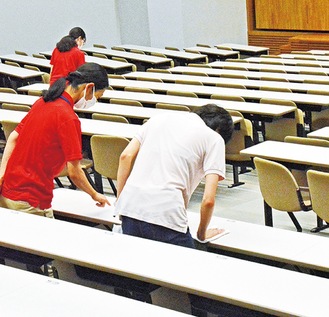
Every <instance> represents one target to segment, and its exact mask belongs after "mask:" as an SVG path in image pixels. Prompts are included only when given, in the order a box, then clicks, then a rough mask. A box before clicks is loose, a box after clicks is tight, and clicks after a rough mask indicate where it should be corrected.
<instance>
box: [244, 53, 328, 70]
mask: <svg viewBox="0 0 329 317" xmlns="http://www.w3.org/2000/svg"><path fill="white" fill-rule="evenodd" d="M246 60H247V61H248V62H250V63H260V62H265V63H266V62H268V63H270V62H279V63H282V64H284V65H297V64H298V66H303V64H310V65H311V64H312V65H321V66H322V67H329V60H328V61H320V60H303V59H296V58H275V57H274V58H269V57H248V58H246ZM262 65H264V64H262ZM307 67H310V66H308V65H307ZM322 67H321V68H322ZM318 68H319V72H320V71H321V68H320V67H318Z"/></svg>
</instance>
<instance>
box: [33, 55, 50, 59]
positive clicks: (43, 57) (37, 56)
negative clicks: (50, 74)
mask: <svg viewBox="0 0 329 317" xmlns="http://www.w3.org/2000/svg"><path fill="white" fill-rule="evenodd" d="M32 56H33V57H35V58H41V59H47V57H46V56H45V55H42V54H32Z"/></svg>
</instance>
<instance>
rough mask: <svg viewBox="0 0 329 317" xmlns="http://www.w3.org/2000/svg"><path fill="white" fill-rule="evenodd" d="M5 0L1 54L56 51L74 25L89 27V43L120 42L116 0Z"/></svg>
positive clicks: (1, 12)
mask: <svg viewBox="0 0 329 317" xmlns="http://www.w3.org/2000/svg"><path fill="white" fill-rule="evenodd" d="M1 2H2V3H1V10H0V26H1V27H0V54H7V53H14V50H15V49H17V50H23V51H26V52H27V53H29V54H32V53H38V52H40V51H44V50H52V49H53V48H54V47H55V45H56V43H57V42H58V41H59V40H60V39H61V38H62V37H63V36H64V35H67V34H68V32H69V30H70V29H71V28H72V27H74V26H80V27H82V28H83V29H84V30H85V32H86V35H87V44H92V43H102V42H108V43H117V42H120V31H119V24H118V21H117V14H116V7H115V0H102V1H83V2H80V1H76V0H8V1H7V0H6V1H5V0H2V1H1ZM4 2H5V3H4Z"/></svg>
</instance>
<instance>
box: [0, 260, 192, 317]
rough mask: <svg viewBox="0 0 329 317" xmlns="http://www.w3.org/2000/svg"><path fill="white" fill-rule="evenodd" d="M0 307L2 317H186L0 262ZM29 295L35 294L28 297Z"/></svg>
mask: <svg viewBox="0 0 329 317" xmlns="http://www.w3.org/2000/svg"><path fill="white" fill-rule="evenodd" d="M0 279H1V284H0V307H1V314H2V315H3V316H6V317H19V316H24V317H34V316H47V317H58V316H61V317H71V316H79V317H90V316H93V315H96V316H100V317H105V316H109V309H110V310H111V313H110V315H111V316H117V317H119V316H120V317H123V316H124V317H128V316H129V317H130V316H136V317H142V316H143V317H144V316H160V317H166V316H168V317H169V316H170V317H171V316H177V317H179V316H182V317H183V316H187V315H186V314H183V313H179V312H176V311H173V310H169V309H165V308H162V307H159V306H156V305H149V304H146V303H142V302H139V301H136V300H132V299H128V298H126V297H122V296H117V295H114V294H111V293H108V292H104V291H99V290H96V289H93V288H90V287H85V286H81V285H78V284H73V283H69V282H65V281H61V280H58V279H52V278H49V277H46V276H42V275H39V274H35V273H30V272H27V271H25V270H19V269H16V268H13V267H9V266H4V265H0ZM31 294H38V295H37V296H31Z"/></svg>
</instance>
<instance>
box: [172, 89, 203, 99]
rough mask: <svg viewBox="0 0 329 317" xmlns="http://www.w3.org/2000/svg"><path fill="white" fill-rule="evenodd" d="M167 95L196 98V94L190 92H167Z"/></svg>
mask: <svg viewBox="0 0 329 317" xmlns="http://www.w3.org/2000/svg"><path fill="white" fill-rule="evenodd" d="M167 95H171V96H182V97H193V98H198V95H197V94H196V93H194V92H190V91H176V90H168V91H167Z"/></svg>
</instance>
